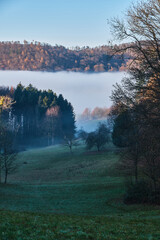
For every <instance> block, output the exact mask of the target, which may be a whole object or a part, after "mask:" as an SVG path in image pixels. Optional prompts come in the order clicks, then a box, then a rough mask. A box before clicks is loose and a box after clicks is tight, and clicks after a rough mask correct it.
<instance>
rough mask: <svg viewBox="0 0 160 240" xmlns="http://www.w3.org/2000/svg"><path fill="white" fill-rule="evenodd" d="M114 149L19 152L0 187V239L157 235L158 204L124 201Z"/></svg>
mask: <svg viewBox="0 0 160 240" xmlns="http://www.w3.org/2000/svg"><path fill="white" fill-rule="evenodd" d="M117 160H118V152H117V149H116V148H115V147H113V146H111V145H110V146H108V147H107V146H106V149H105V151H102V152H101V153H97V152H96V151H94V150H93V151H86V149H85V147H84V145H83V144H82V145H79V146H77V147H76V148H75V149H74V152H73V154H72V155H71V154H70V153H69V149H68V148H66V147H65V146H60V145H57V146H53V147H48V148H42V149H33V150H32V149H31V150H28V151H25V152H21V153H19V156H18V159H17V163H18V164H19V169H18V171H17V172H15V173H14V174H12V175H11V176H10V177H9V184H7V185H6V186H5V185H3V184H1V185H0V193H1V194H0V209H1V211H0V233H1V235H0V239H8V240H12V239H24V240H31V239H34V240H36V239H37V240H38V239H46V240H50V239H59V240H61V239H62V240H63V239H68V240H70V239H75V240H79V239H81V240H82V239H83V240H85V239H92V240H106V239H110V240H118V239H119V240H124V239H128V240H142V239H144V240H148V239H154V240H159V239H160V231H159V224H160V218H159V207H157V206H148V205H125V204H124V203H123V193H124V176H123V175H122V174H120V173H119V172H118V171H117V169H116V163H117Z"/></svg>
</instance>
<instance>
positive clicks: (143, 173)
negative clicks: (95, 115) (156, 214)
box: [112, 0, 160, 204]
mask: <svg viewBox="0 0 160 240" xmlns="http://www.w3.org/2000/svg"><path fill="white" fill-rule="evenodd" d="M112 27H113V30H114V33H115V36H116V37H118V38H119V39H121V40H125V39H130V40H131V41H132V42H133V44H130V47H129V49H131V50H132V52H133V53H134V54H133V56H134V57H133V61H132V64H131V65H130V66H129V67H128V72H129V77H127V78H124V79H123V81H122V84H121V85H118V84H117V85H116V86H115V89H114V91H113V93H112V100H113V102H114V108H113V109H112V116H113V119H114V126H113V134H112V137H113V142H114V143H115V144H116V145H117V146H119V147H123V151H122V156H121V161H120V166H121V168H122V169H123V170H125V171H126V173H128V174H129V175H130V176H132V175H134V176H135V182H134V183H133V184H132V185H130V186H129V188H128V190H127V195H126V198H125V199H126V202H135V203H136V202H148V201H150V202H156V203H158V204H160V64H159V63H160V44H159V40H160V2H159V1H158V0H153V1H145V2H139V3H137V4H136V5H133V6H132V7H131V8H130V9H129V10H128V12H127V14H126V21H124V20H122V21H121V20H119V19H113V21H112ZM126 50H128V47H127V48H123V49H122V48H121V49H118V48H116V49H115V52H117V51H118V52H122V54H123V53H125V52H126ZM141 186H143V187H141ZM142 188H143V194H142ZM144 191H145V193H144Z"/></svg>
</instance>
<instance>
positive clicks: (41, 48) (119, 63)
mask: <svg viewBox="0 0 160 240" xmlns="http://www.w3.org/2000/svg"><path fill="white" fill-rule="evenodd" d="M112 54H113V52H112V48H111V47H109V46H101V47H96V48H89V47H83V48H79V47H75V48H74V49H72V50H71V49H68V48H65V47H63V46H58V45H56V46H51V45H49V44H41V43H40V42H31V43H28V42H27V41H24V43H23V44H22V43H20V42H0V69H1V70H29V71H77V72H80V71H81V72H105V71H123V70H125V69H126V67H127V64H128V63H129V62H130V59H131V54H129V53H126V54H125V56H124V57H123V58H122V56H121V55H115V56H114V57H111V56H112Z"/></svg>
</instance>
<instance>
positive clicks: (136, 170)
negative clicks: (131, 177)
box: [135, 160, 138, 183]
mask: <svg viewBox="0 0 160 240" xmlns="http://www.w3.org/2000/svg"><path fill="white" fill-rule="evenodd" d="M135 182H136V183H137V182H138V163H137V160H136V161H135Z"/></svg>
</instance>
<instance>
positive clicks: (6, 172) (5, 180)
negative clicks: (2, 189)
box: [4, 170, 8, 184]
mask: <svg viewBox="0 0 160 240" xmlns="http://www.w3.org/2000/svg"><path fill="white" fill-rule="evenodd" d="M7 177H8V171H7V170H6V171H5V179H4V183H5V184H6V183H7Z"/></svg>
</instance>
